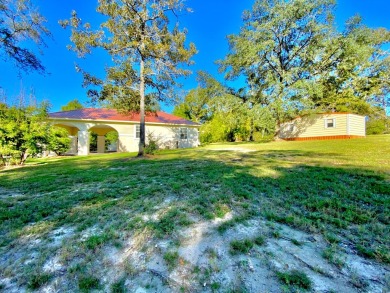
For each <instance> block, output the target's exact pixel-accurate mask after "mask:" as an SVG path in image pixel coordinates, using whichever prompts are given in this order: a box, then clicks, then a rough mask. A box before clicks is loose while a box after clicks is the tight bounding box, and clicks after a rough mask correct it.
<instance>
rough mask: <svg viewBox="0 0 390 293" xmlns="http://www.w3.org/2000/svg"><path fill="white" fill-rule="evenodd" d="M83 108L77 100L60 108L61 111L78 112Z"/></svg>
mask: <svg viewBox="0 0 390 293" xmlns="http://www.w3.org/2000/svg"><path fill="white" fill-rule="evenodd" d="M83 108H84V106H83V104H81V103H80V101H79V100H77V99H74V100H72V101H69V102H68V103H67V104H66V105H65V106H62V107H61V111H71V110H79V109H83Z"/></svg>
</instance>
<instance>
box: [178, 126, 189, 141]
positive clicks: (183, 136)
mask: <svg viewBox="0 0 390 293" xmlns="http://www.w3.org/2000/svg"><path fill="white" fill-rule="evenodd" d="M187 137H188V132H187V128H180V139H187Z"/></svg>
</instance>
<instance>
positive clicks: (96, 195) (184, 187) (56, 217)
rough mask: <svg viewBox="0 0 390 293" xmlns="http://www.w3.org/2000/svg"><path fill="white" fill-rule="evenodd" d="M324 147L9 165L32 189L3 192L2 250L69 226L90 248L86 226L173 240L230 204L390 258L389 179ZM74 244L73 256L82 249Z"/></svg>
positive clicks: (114, 234) (118, 237)
mask: <svg viewBox="0 0 390 293" xmlns="http://www.w3.org/2000/svg"><path fill="white" fill-rule="evenodd" d="M324 156H329V154H326V155H324V154H322V155H321V154H318V153H311V152H303V151H284V150H283V151H257V152H248V153H239V152H231V151H209V150H202V151H198V152H196V157H195V156H194V153H191V152H184V151H177V152H175V151H172V152H167V153H164V155H162V156H156V157H155V158H153V159H145V160H137V161H125V160H124V159H123V158H115V159H113V160H107V159H98V158H97V159H84V160H80V161H79V160H77V159H72V160H65V161H61V160H60V161H57V162H49V163H48V165H45V166H34V167H29V168H26V169H15V170H9V171H7V172H4V173H2V175H1V177H2V180H1V182H0V186H4V187H6V188H8V189H16V188H17V189H18V191H19V192H21V193H23V194H22V195H19V196H15V197H12V196H7V197H0V235H1V236H2V237H1V238H2V240H1V242H0V251H3V252H5V251H12V248H13V247H18V250H19V249H20V247H23V245H27V246H29V245H30V246H31V243H32V242H31V241H27V242H26V241H25V240H26V239H30V240H31V239H32V240H36V239H40V240H45V239H46V240H47V239H50V237H51V236H52V235H51V233H52V232H53V231H55V230H56V229H58V228H60V227H64V226H66V227H72V228H73V229H74V231H76V232H77V233H79V234H76V236H75V237H74V238H72V239H71V240H69V243H64V244H63V246H75V247H78V249H81V250H82V249H84V250H88V249H89V248H88V246H85V245H84V244H85V242H86V241H88V239H89V238H88V237H89V236H88V235H86V234H85V233H84V232H85V231H87V230H88V229H91V228H93V229H95V228H96V229H95V230H93V231H94V232H92V234H91V235H92V236H93V235H94V233H95V234H99V235H101V234H104V235H105V236H104V237H103V236H102V239H104V243H100V242H99V244H98V246H97V247H100V246H102V245H106V244H107V245H108V244H110V245H112V244H114V243H115V242H116V241H117V242H121V241H123V239H125V238H126V237H127V236H128V235H130V234H133V233H136V232H137V231H139V230H142V229H150V231H151V233H152V235H154V236H156V237H162V238H167V239H170V238H171V237H173V236H172V235H173V234H175V233H176V232H177V231H178V230H180V229H181V228H183V227H185V226H188V225H191V223H194V221H197V219H198V220H202V219H203V220H209V219H213V218H215V217H220V216H223V214H224V213H225V212H226V210H230V211H232V212H233V214H234V217H238V218H239V217H241V219H243V220H249V219H251V218H259V217H260V218H264V219H266V220H268V221H273V222H278V223H282V224H287V225H290V226H292V227H295V228H298V229H301V230H305V231H309V232H318V233H328V232H329V231H332V232H334V233H336V234H339V235H343V237H346V238H347V239H348V241H350V242H351V244H352V245H353V246H355V247H356V248H357V250H358V251H359V253H360V254H362V255H364V256H365V257H371V258H376V259H378V260H379V261H382V262H386V263H388V262H389V261H390V260H389V251H388V247H390V239H389V235H390V233H389V232H390V231H389V224H390V219H389V215H390V198H389V194H390V184H389V182H388V181H386V180H385V178H384V177H383V176H382V175H380V174H379V175H378V174H376V173H375V172H374V171H372V170H365V169H357V168H354V167H350V166H345V167H334V166H324V165H323V163H324V160H323V158H324ZM333 156H336V154H333ZM303 159H304V160H303ZM77 235H78V236H77ZM107 235H109V236H107ZM126 235H127V236H126ZM26 243H27V244H26ZM56 249H58V250H61V249H63V247H58V248H56ZM26 251H27V252H28V251H30V252H31V247H30V248H29V249H26ZM72 251H73V254H72V253H70V254H69V256H68V261H69V262H71V261H72V259H74V258H76V257H80V252H75V250H72ZM7 255H8V257H11V258H12V257H14V256H15V255H12V254H7ZM81 255H82V254H81ZM15 261H17V260H16V259H15ZM2 262H3V264H2V266H4V264H5V262H4V259H3V261H2ZM7 263H9V260H8V262H7ZM0 265H1V261H0ZM33 265H37V263H36V262H31V264H30V266H33ZM15 268H17V266H15ZM3 269H4V267H3ZM8 269H9V268H8Z"/></svg>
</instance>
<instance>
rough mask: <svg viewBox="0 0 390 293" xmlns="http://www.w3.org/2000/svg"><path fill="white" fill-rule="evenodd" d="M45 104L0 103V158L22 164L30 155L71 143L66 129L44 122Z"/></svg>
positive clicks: (46, 108)
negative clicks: (65, 131)
mask: <svg viewBox="0 0 390 293" xmlns="http://www.w3.org/2000/svg"><path fill="white" fill-rule="evenodd" d="M47 113H48V105H47V104H46V103H42V104H41V105H38V106H34V105H27V106H26V105H18V106H8V105H6V104H0V159H1V160H2V161H3V162H5V161H6V160H12V161H13V162H15V163H17V164H20V165H23V164H24V163H25V161H26V160H27V158H28V157H29V156H35V155H37V154H40V153H42V152H43V151H44V150H53V151H55V152H56V153H62V152H64V151H65V150H66V149H67V148H68V147H69V143H70V139H69V138H68V135H67V133H64V132H63V131H62V130H60V129H57V128H55V127H52V126H51V125H50V124H49V123H48V122H47Z"/></svg>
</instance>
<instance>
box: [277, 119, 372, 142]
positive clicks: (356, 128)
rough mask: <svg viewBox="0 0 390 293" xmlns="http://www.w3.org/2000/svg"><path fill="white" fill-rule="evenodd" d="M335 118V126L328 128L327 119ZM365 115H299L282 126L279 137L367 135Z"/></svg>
mask: <svg viewBox="0 0 390 293" xmlns="http://www.w3.org/2000/svg"><path fill="white" fill-rule="evenodd" d="M327 119H334V127H332V128H327V127H326V120H327ZM365 129H366V127H365V117H364V116H360V115H355V114H341V113H339V114H337V113H335V114H317V115H310V116H305V117H299V118H297V119H294V120H292V121H290V122H287V123H283V124H282V125H281V126H280V133H279V137H280V138H282V139H289V138H308V137H320V136H341V135H352V136H365Z"/></svg>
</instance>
